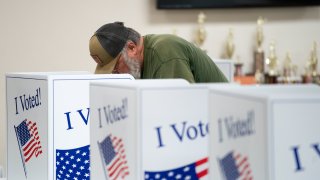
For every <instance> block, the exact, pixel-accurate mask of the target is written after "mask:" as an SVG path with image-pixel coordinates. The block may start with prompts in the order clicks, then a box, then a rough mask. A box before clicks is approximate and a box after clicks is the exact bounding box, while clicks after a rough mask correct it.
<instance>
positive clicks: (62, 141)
mask: <svg viewBox="0 0 320 180" xmlns="http://www.w3.org/2000/svg"><path fill="white" fill-rule="evenodd" d="M132 79H133V77H132V76H130V75H92V74H88V73H83V72H79V73H78V74H77V73H76V72H70V73H68V72H61V73H59V72H48V73H45V72H40V73H36V72H35V73H12V74H7V75H6V83H7V84H6V88H7V89H6V95H7V133H8V136H7V138H8V139H7V144H8V146H7V147H8V150H7V157H8V159H7V160H8V168H7V171H8V172H7V178H8V180H10V179H32V180H34V179H35V180H37V179H39V180H46V179H52V180H53V179H64V178H67V179H70V178H78V179H79V178H82V179H89V178H90V176H89V175H90V167H89V162H90V160H89V151H90V147H89V145H90V142H89V140H90V139H89V135H90V133H89V130H90V129H89V114H90V108H89V82H90V81H119V80H121V81H129V80H132ZM71 169H72V172H70V170H71Z"/></svg>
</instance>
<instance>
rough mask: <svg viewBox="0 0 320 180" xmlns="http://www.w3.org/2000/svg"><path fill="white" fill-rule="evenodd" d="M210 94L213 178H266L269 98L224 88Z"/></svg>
mask: <svg viewBox="0 0 320 180" xmlns="http://www.w3.org/2000/svg"><path fill="white" fill-rule="evenodd" d="M209 98H210V102H209V107H210V110H209V112H210V113H209V117H210V138H209V139H210V142H209V154H210V178H211V179H230V178H231V179H232V178H233V179H237V178H244V177H247V178H252V177H254V179H261V180H263V179H266V180H267V179H268V178H266V177H267V174H266V169H267V164H266V161H267V150H266V149H267V138H266V126H267V124H266V118H267V117H266V116H267V113H266V111H265V109H266V107H267V104H266V102H265V101H263V99H262V98H258V97H251V98H249V97H248V96H238V95H236V94H228V93H224V92H223V91H221V92H218V91H217V92H212V91H210V97H209ZM240 171H242V172H240ZM240 174H242V175H240ZM244 174H245V175H244ZM232 176H233V177H232Z"/></svg>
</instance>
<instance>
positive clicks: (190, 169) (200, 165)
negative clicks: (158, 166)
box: [144, 157, 209, 180]
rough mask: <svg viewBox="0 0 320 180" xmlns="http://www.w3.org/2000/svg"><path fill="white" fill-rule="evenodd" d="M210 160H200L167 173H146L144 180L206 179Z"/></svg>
mask: <svg viewBox="0 0 320 180" xmlns="http://www.w3.org/2000/svg"><path fill="white" fill-rule="evenodd" d="M208 166H209V163H208V158H207V157H206V158H203V159H200V160H198V161H196V162H194V163H190V164H188V165H184V166H181V167H178V168H174V169H170V170H166V171H156V172H154V171H146V172H145V173H144V179H148V180H152V179H167V180H169V179H184V180H189V179H192V180H197V179H199V180H200V179H202V178H206V177H207V175H208Z"/></svg>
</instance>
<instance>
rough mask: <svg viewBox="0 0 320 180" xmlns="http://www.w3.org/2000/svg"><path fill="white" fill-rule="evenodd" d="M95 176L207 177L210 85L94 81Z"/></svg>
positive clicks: (93, 168)
mask: <svg viewBox="0 0 320 180" xmlns="http://www.w3.org/2000/svg"><path fill="white" fill-rule="evenodd" d="M90 106H91V108H92V111H91V116H90V118H91V119H90V121H91V124H90V126H91V127H90V128H91V141H90V142H91V178H92V179H101V180H102V179H122V178H125V179H207V178H208V166H209V163H208V152H207V143H208V141H207V138H208V137H207V135H208V123H207V122H208V119H207V118H208V88H207V87H204V86H203V87H196V86H190V85H189V84H188V83H187V82H186V81H185V80H136V81H132V82H128V83H126V84H125V85H124V84H122V85H121V84H119V83H91V84H90Z"/></svg>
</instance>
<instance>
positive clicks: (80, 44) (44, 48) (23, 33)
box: [0, 0, 320, 165]
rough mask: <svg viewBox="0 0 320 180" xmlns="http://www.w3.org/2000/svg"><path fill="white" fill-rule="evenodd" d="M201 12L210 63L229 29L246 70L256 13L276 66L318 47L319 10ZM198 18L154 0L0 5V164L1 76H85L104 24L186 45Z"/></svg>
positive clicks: (1, 134)
mask: <svg viewBox="0 0 320 180" xmlns="http://www.w3.org/2000/svg"><path fill="white" fill-rule="evenodd" d="M124 4H126V5H125V6H123V5H124ZM203 11H204V13H205V14H206V15H207V19H206V24H205V27H206V30H207V33H208V36H207V40H206V41H205V43H204V48H205V49H207V51H208V53H209V54H210V55H211V56H212V57H214V58H220V56H221V54H222V53H223V43H224V42H225V40H226V37H227V33H228V29H229V28H233V31H234V43H235V45H236V50H235V56H239V57H240V59H241V60H242V61H243V62H244V63H245V66H244V69H243V70H244V71H245V72H249V71H251V67H252V62H253V60H252V50H253V47H254V45H255V40H254V36H255V29H256V19H257V17H258V16H259V15H262V16H263V17H266V18H267V19H268V22H267V23H266V24H265V26H264V32H265V41H264V47H265V48H266V52H268V50H267V45H268V44H269V43H270V42H271V41H272V40H275V42H276V48H277V53H278V58H279V60H280V61H283V59H284V57H285V52H286V51H289V52H290V53H291V55H292V61H293V62H294V63H295V64H297V65H298V66H299V67H300V69H299V70H300V72H302V70H303V66H304V64H305V62H306V60H307V59H308V57H309V53H310V49H311V46H312V42H313V41H315V40H316V41H317V42H318V43H320V8H319V7H312V8H311V7H303V8H273V9H233V10H230V9H223V10H215V9H211V10H203ZM198 13H199V10H156V8H155V0H140V1H129V0H117V1H113V0H92V1H78V0H68V1H62V0H56V1H49V0H33V1H23V0H10V1H9V0H7V1H6V0H1V1H0V62H1V65H0V92H1V93H0V165H4V164H5V161H6V159H5V153H6V147H5V139H6V138H5V135H6V132H5V131H6V114H5V113H6V110H5V73H6V72H19V71H68V70H73V71H74V70H81V71H83V70H84V71H91V72H92V71H93V69H94V67H95V64H94V62H93V61H92V60H91V58H90V56H89V55H88V39H89V38H90V36H91V35H92V33H93V32H94V31H95V30H96V29H97V28H98V27H99V26H101V25H103V24H104V23H108V22H113V21H116V20H118V21H124V22H125V24H126V25H127V26H131V27H133V28H135V29H137V30H138V31H140V32H141V33H142V34H146V33H172V32H173V30H176V32H177V35H179V36H182V37H184V38H186V39H188V40H190V41H191V40H192V34H193V31H194V30H195V28H196V26H197V24H196V21H197V15H198ZM319 46H320V45H319ZM319 49H320V48H318V54H319V55H320V53H319ZM318 69H319V68H318Z"/></svg>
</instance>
